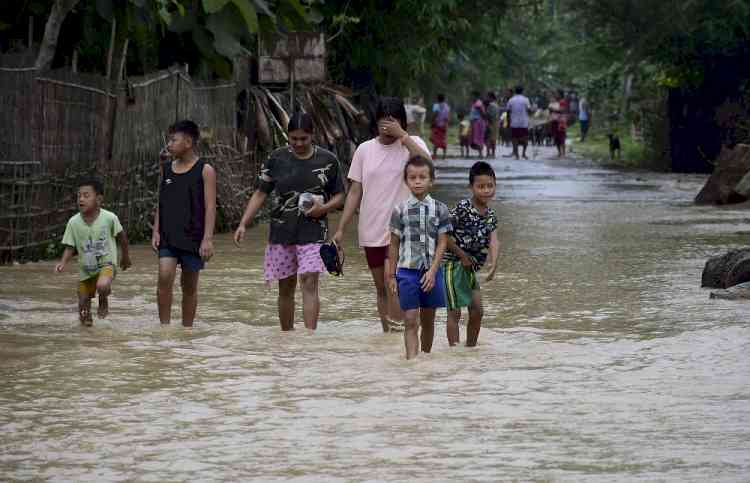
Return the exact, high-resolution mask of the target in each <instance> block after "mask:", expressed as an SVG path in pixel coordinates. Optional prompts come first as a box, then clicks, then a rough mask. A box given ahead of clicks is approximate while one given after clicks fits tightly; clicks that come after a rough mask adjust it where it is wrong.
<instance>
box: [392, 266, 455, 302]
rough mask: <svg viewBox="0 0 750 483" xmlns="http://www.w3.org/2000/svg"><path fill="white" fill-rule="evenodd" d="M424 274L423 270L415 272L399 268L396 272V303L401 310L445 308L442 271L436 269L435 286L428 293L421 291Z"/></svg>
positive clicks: (410, 269)
mask: <svg viewBox="0 0 750 483" xmlns="http://www.w3.org/2000/svg"><path fill="white" fill-rule="evenodd" d="M424 274H425V271H424V270H415V269H412V268H399V269H398V271H397V272H396V282H398V301H399V304H400V305H401V310H412V309H418V308H420V307H424V308H426V309H436V308H438V307H445V282H443V269H442V268H439V269H438V271H437V273H436V274H435V286H434V287H433V288H432V290H430V291H429V292H425V291H424V290H422V283H421V279H422V276H423V275H424Z"/></svg>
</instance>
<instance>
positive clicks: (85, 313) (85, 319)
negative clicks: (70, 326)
mask: <svg viewBox="0 0 750 483" xmlns="http://www.w3.org/2000/svg"><path fill="white" fill-rule="evenodd" d="M78 318H79V320H80V321H81V324H82V325H85V326H86V327H91V326H92V325H93V324H94V320H93V319H92V318H91V303H88V304H86V305H81V306H80V307H79V308H78Z"/></svg>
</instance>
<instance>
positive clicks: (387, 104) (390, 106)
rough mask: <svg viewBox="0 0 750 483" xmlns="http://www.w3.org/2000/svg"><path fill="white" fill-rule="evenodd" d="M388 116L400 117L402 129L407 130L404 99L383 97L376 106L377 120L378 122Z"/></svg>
mask: <svg viewBox="0 0 750 483" xmlns="http://www.w3.org/2000/svg"><path fill="white" fill-rule="evenodd" d="M386 117H393V118H396V119H398V122H399V124H401V129H404V130H406V108H405V107H404V101H402V100H401V99H399V98H398V97H381V98H380V99H379V100H378V105H377V107H376V108H375V122H376V123H377V122H378V121H380V120H381V119H384V118H386Z"/></svg>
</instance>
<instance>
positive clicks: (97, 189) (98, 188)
mask: <svg viewBox="0 0 750 483" xmlns="http://www.w3.org/2000/svg"><path fill="white" fill-rule="evenodd" d="M83 186H91V187H92V188H94V193H96V194H98V195H103V194H104V185H103V184H102V182H101V181H99V179H97V178H93V177H91V178H82V179H81V180H80V181H79V182H78V188H79V189H80V188H82V187H83Z"/></svg>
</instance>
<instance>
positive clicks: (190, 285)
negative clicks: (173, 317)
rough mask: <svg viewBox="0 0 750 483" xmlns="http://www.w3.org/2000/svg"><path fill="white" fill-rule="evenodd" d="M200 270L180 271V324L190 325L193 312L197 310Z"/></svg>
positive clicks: (193, 318) (191, 324) (192, 319)
mask: <svg viewBox="0 0 750 483" xmlns="http://www.w3.org/2000/svg"><path fill="white" fill-rule="evenodd" d="M199 275H200V272H186V271H184V270H183V271H182V274H181V275H180V285H181V286H182V325H183V327H192V326H193V321H194V320H195V313H196V312H197V311H198V276H199Z"/></svg>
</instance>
